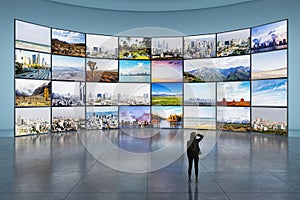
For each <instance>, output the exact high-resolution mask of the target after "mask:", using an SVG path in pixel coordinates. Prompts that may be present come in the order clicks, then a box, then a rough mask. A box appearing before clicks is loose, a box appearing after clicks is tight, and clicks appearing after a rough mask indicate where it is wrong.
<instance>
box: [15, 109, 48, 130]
mask: <svg viewBox="0 0 300 200" xmlns="http://www.w3.org/2000/svg"><path fill="white" fill-rule="evenodd" d="M50 129H51V125H50V107H44V108H16V110H15V134H16V136H22V135H31V134H40V133H49V132H50Z"/></svg>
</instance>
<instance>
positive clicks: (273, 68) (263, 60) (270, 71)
mask: <svg viewBox="0 0 300 200" xmlns="http://www.w3.org/2000/svg"><path fill="white" fill-rule="evenodd" d="M287 59H288V58H287V50H280V51H271V52H264V53H257V54H252V75H251V78H252V79H270V78H285V77H287Z"/></svg>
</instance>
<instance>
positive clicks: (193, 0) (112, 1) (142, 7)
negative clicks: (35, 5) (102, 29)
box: [44, 0, 255, 11]
mask: <svg viewBox="0 0 300 200" xmlns="http://www.w3.org/2000/svg"><path fill="white" fill-rule="evenodd" d="M44 1H51V2H55V3H60V4H67V5H73V6H80V7H88V8H96V9H106V10H117V11H183V10H194V9H205V8H213V7H220V6H226V5H233V4H238V3H245V2H249V1H255V0H44Z"/></svg>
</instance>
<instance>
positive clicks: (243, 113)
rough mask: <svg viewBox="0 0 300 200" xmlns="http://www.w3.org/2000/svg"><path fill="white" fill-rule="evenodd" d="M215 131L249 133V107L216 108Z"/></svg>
mask: <svg viewBox="0 0 300 200" xmlns="http://www.w3.org/2000/svg"><path fill="white" fill-rule="evenodd" d="M217 129H218V130H224V131H241V132H248V131H251V125H250V107H217Z"/></svg>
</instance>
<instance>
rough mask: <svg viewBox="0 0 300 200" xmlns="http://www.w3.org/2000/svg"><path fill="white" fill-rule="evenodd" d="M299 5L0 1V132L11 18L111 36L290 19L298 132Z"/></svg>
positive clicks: (9, 111) (293, 117) (7, 126)
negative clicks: (101, 5) (144, 6)
mask: <svg viewBox="0 0 300 200" xmlns="http://www.w3.org/2000/svg"><path fill="white" fill-rule="evenodd" d="M299 7H300V1H299V0H285V1H282V0H257V1H254V2H249V3H243V4H238V5H234V6H226V7H220V8H213V9H205V10H193V11H186V12H152V13H150V12H148V13H147V12H115V11H106V10H98V9H88V8H80V7H74V6H66V5H59V6H58V4H56V3H50V2H47V1H42V0H26V1H25V0H9V1H8V0H5V1H1V2H0V52H1V54H0V67H1V69H2V70H1V73H0V94H1V103H0V113H1V118H0V130H11V129H13V121H14V119H13V112H14V109H13V108H14V102H13V99H14V91H13V88H14V78H13V74H14V71H13V66H14V43H13V42H14V19H21V20H25V21H29V22H34V23H38V24H41V25H45V26H50V27H57V28H62V29H70V30H77V31H81V32H87V33H101V34H108V35H115V34H118V33H120V32H123V31H126V30H129V29H132V28H139V27H163V28H169V29H173V30H175V31H179V32H183V33H185V34H187V35H195V34H199V33H201V34H202V33H215V32H222V31H227V30H234V29H240V28H247V27H253V26H256V25H260V24H264V23H269V22H272V21H277V20H282V19H289V128H290V129H298V130H300V123H299V119H300V106H299V102H300V92H299V91H300V89H299V86H298V85H299V84H300V81H299V80H298V79H299V75H300V66H298V62H297V61H298V60H299V56H298V54H299V51H298V50H299V45H300V36H299V34H298V33H299V32H300V23H299V19H300V12H299Z"/></svg>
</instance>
